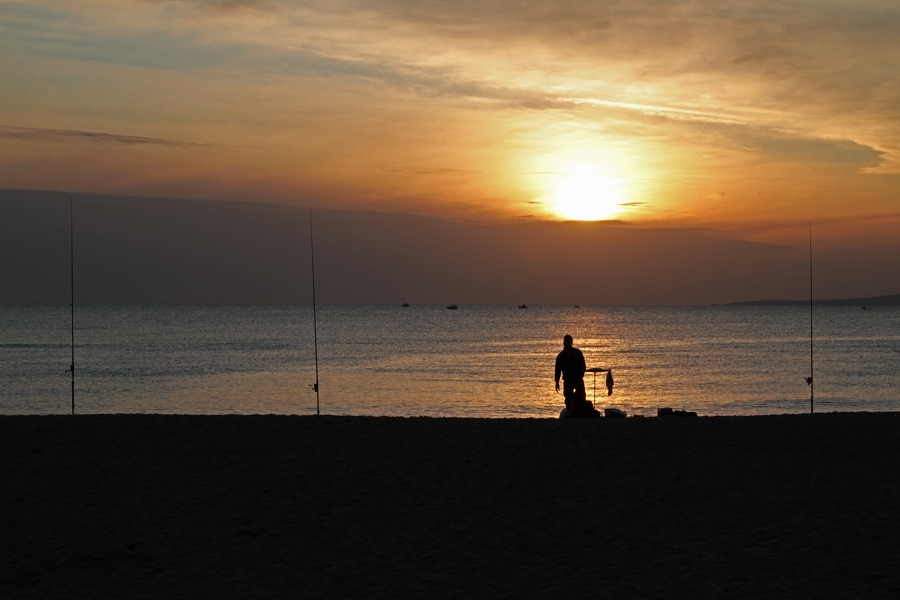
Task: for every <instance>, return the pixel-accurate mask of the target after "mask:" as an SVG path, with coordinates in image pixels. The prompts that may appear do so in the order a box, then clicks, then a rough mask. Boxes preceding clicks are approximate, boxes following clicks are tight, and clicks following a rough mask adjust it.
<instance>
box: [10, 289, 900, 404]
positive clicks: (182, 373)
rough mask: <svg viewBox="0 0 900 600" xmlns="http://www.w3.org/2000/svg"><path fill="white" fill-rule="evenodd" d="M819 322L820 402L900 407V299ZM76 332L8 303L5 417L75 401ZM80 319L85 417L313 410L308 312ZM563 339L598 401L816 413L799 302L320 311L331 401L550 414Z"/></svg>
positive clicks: (250, 310) (818, 317)
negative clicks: (577, 354) (569, 339)
mask: <svg viewBox="0 0 900 600" xmlns="http://www.w3.org/2000/svg"><path fill="white" fill-rule="evenodd" d="M814 318H815V323H814V325H815V351H816V353H815V376H816V381H815V384H816V387H815V392H816V410H817V412H819V411H821V412H826V411H857V410H866V411H888V410H890V411H895V410H900V308H882V307H876V308H874V309H873V310H870V311H863V310H860V309H859V308H854V307H828V308H826V307H821V308H820V307H816V309H815V316H814ZM69 327H70V314H69V306H68V305H37V304H32V305H27V304H26V305H22V304H18V305H15V304H14V305H10V304H7V305H0V413H2V414H50V413H63V414H65V413H68V412H69V411H70V402H71V387H70V375H69V374H68V373H67V372H66V369H67V368H68V366H69V363H70V358H69V357H70V347H69V343H70V332H69ZM75 327H76V331H75V341H76V347H75V362H76V411H77V412H79V413H135V412H138V413H191V414H223V413H236V414H248V413H282V414H312V413H315V410H316V395H315V393H314V392H313V391H312V390H311V389H310V387H309V384H311V383H313V382H314V381H315V373H314V346H313V325H312V307H311V306H308V305H280V306H269V305H265V306H259V305H252V306H248V305H236V306H228V305H177V306H170V305H147V306H132V305H88V306H78V307H77V308H76V315H75ZM566 333H570V334H571V335H573V336H574V338H575V345H576V346H578V347H580V348H581V349H582V351H583V352H584V354H585V358H586V360H587V363H588V366H589V367H592V366H600V367H612V369H613V374H614V376H615V380H616V387H615V391H614V394H613V396H612V397H609V398H607V397H606V396H605V391H606V390H605V387H604V382H603V379H602V377H598V379H597V401H598V405H599V406H600V407H607V406H613V407H617V408H622V409H624V410H626V411H627V412H628V413H629V414H644V415H653V414H655V413H656V409H657V407H660V406H671V407H674V408H684V409H689V410H695V411H697V412H698V413H700V414H703V415H748V414H781V413H803V412H808V411H809V388H808V386H807V385H806V383H805V381H804V377H805V376H807V375H808V374H809V310H808V309H807V308H799V307H582V308H580V309H575V308H571V307H545V306H534V307H530V308H528V309H519V308H517V307H515V306H461V307H460V309H459V310H447V309H446V307H444V306H411V307H409V308H401V307H399V306H350V305H332V306H321V307H319V309H318V339H319V381H320V387H321V389H320V401H321V410H322V412H323V413H325V414H344V415H346V414H352V415H393V416H412V415H430V416H457V417H555V416H557V415H558V413H559V410H560V409H561V408H562V396H560V395H558V394H557V393H556V392H555V391H554V387H553V361H554V358H555V356H556V353H557V352H558V351H559V350H560V348H561V345H562V337H563V335H564V334H566ZM586 381H587V389H588V398H592V397H593V394H592V390H593V385H592V383H593V382H592V379H591V378H590V375H588V378H587V380H586Z"/></svg>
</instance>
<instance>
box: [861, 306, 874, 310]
mask: <svg viewBox="0 0 900 600" xmlns="http://www.w3.org/2000/svg"><path fill="white" fill-rule="evenodd" d="M860 308H862V309H863V310H872V308H871V307H869V306H861V307H860Z"/></svg>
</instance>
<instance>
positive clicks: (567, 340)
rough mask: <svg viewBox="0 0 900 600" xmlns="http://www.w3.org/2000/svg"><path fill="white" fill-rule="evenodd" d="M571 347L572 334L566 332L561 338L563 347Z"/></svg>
mask: <svg viewBox="0 0 900 600" xmlns="http://www.w3.org/2000/svg"><path fill="white" fill-rule="evenodd" d="M571 347H572V336H571V335H569V334H566V336H565V337H564V338H563V348H571Z"/></svg>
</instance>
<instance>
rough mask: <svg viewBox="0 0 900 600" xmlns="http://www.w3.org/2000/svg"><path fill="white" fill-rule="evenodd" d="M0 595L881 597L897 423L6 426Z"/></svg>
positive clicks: (877, 417)
mask: <svg viewBox="0 0 900 600" xmlns="http://www.w3.org/2000/svg"><path fill="white" fill-rule="evenodd" d="M0 477H2V479H0V481H2V486H3V493H2V499H0V531H2V539H0V551H2V556H0V597H2V598H57V597H72V598H85V597H110V598H140V597H146V598H156V597H184V598H188V597H190V598H195V597H208V598H249V597H254V598H257V597H259V598H294V597H297V598H300V597H302V598H317V597H321V598H325V597H329V598H432V597H438V598H441V597H447V598H449V597H456V598H471V597H510V598H521V597H536V598H538V597H539V598H548V597H553V598H575V597H578V598H581V597H592V598H593V597H598V598H603V597H609V598H666V597H673V598H674V597H710V598H748V597H753V598H761V597H770V598H853V597H860V598H897V597H900V415H898V414H894V413H868V414H867V413H857V414H851V413H843V414H821V415H813V416H810V415H794V416H771V417H712V418H704V417H700V418H695V419H690V418H687V419H679V418H670V419H656V418H652V419H600V420H566V421H559V420H475V419H472V420H469V419H428V418H411V419H398V418H373V417H357V418H354V417H319V418H316V417H282V416H228V417H193V416H192V417H189V416H152V415H121V416H119V415H115V416H113V415H111V416H76V417H74V418H73V417H66V416H58V417H9V416H7V417H0Z"/></svg>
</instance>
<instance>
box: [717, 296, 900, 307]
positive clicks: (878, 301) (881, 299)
mask: <svg viewBox="0 0 900 600" xmlns="http://www.w3.org/2000/svg"><path fill="white" fill-rule="evenodd" d="M713 306H809V300H751V301H748V302H729V303H727V304H713ZM813 306H900V294H892V295H890V296H873V297H871V298H844V299H840V300H815V299H813Z"/></svg>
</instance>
